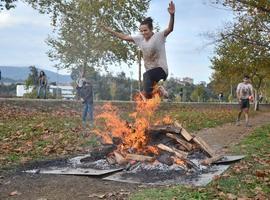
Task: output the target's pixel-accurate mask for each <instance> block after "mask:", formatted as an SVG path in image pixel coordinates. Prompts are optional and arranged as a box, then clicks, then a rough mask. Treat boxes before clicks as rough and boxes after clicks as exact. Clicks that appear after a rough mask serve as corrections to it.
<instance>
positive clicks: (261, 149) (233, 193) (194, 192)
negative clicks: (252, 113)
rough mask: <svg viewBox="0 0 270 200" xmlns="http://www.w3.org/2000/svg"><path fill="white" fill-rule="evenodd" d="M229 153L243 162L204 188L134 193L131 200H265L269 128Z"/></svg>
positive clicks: (269, 179)
mask: <svg viewBox="0 0 270 200" xmlns="http://www.w3.org/2000/svg"><path fill="white" fill-rule="evenodd" d="M232 151H233V152H234V154H245V155H246V158H245V159H243V160H242V161H240V162H238V163H236V164H234V165H232V166H231V168H230V169H229V170H228V171H227V172H226V173H225V174H223V175H222V176H220V177H218V178H217V179H216V180H214V181H212V182H211V183H210V184H208V185H207V186H206V187H202V188H196V187H194V188H191V187H185V186H175V187H168V188H156V189H146V190H143V191H140V192H136V193H134V194H133V195H132V196H131V199H132V200H140V199H141V200H143V199H147V200H151V199H153V200H158V199H160V200H161V199H162V200H165V199H170V200H171V199H187V200H188V199H206V200H208V199H224V200H225V199H230V198H235V199H236V198H241V197H242V198H250V199H268V198H269V197H270V159H269V157H270V124H269V125H266V126H263V127H261V128H258V129H256V130H255V131H254V132H253V133H252V134H251V135H250V136H248V137H247V138H245V139H244V140H243V141H242V142H241V143H240V144H239V145H236V146H235V147H234V148H233V149H232Z"/></svg>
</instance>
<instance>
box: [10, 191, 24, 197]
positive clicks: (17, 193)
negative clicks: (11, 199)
mask: <svg viewBox="0 0 270 200" xmlns="http://www.w3.org/2000/svg"><path fill="white" fill-rule="evenodd" d="M21 194H22V193H20V192H18V191H17V190H15V191H13V192H11V193H9V196H17V195H21Z"/></svg>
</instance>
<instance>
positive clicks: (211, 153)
mask: <svg viewBox="0 0 270 200" xmlns="http://www.w3.org/2000/svg"><path fill="white" fill-rule="evenodd" d="M193 141H194V142H195V143H196V144H198V145H199V146H200V148H201V149H202V150H203V151H205V152H206V153H207V154H208V155H209V156H211V157H214V156H215V152H214V150H213V149H212V148H211V147H210V146H209V145H208V144H207V143H206V142H205V141H204V140H203V139H202V138H201V137H199V136H196V137H194V138H193Z"/></svg>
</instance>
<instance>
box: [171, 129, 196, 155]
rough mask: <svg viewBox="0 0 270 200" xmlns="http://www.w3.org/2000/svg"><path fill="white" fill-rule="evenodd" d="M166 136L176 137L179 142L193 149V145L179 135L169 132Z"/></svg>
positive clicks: (188, 148) (187, 148)
mask: <svg viewBox="0 0 270 200" xmlns="http://www.w3.org/2000/svg"><path fill="white" fill-rule="evenodd" d="M166 136H168V137H169V138H172V139H175V140H176V141H177V142H178V143H179V144H181V145H182V146H183V147H184V148H185V149H186V150H188V151H191V150H192V149H193V145H192V144H190V143H188V142H186V141H185V140H183V139H181V138H180V137H179V136H178V135H174V134H171V133H167V134H166Z"/></svg>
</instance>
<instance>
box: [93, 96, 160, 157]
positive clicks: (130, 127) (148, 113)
mask: <svg viewBox="0 0 270 200" xmlns="http://www.w3.org/2000/svg"><path fill="white" fill-rule="evenodd" d="M160 102H161V99H160V97H159V94H158V93H155V94H154V95H153V97H152V98H151V99H147V100H142V98H141V96H140V95H137V96H136V97H135V103H136V109H135V112H133V113H132V114H130V117H131V118H132V119H133V121H134V123H133V124H128V123H127V122H126V121H125V120H122V119H121V118H120V116H119V115H118V109H117V108H116V107H115V106H113V105H112V104H110V103H109V104H105V105H104V106H103V107H102V108H101V109H102V110H104V112H103V113H101V114H99V115H98V116H96V119H97V121H99V122H100V123H101V126H102V127H104V129H105V130H104V132H106V133H101V132H100V131H95V133H96V134H97V135H99V136H101V137H102V139H103V141H104V142H105V143H109V144H112V142H113V138H114V137H117V138H120V139H121V140H122V142H121V144H120V145H119V146H118V150H119V152H121V153H122V154H125V153H126V152H128V151H132V152H134V153H135V152H137V153H146V152H151V153H153V154H157V153H158V149H157V148H156V147H152V146H148V142H149V137H148V135H147V130H148V128H149V126H150V122H151V117H152V115H153V113H154V112H155V111H156V110H157V108H158V106H159V104H160Z"/></svg>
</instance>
